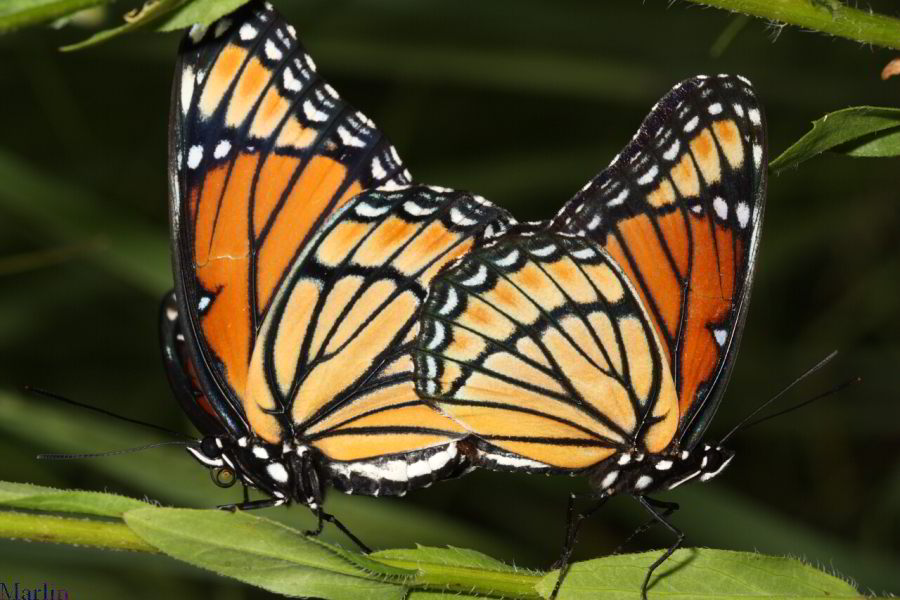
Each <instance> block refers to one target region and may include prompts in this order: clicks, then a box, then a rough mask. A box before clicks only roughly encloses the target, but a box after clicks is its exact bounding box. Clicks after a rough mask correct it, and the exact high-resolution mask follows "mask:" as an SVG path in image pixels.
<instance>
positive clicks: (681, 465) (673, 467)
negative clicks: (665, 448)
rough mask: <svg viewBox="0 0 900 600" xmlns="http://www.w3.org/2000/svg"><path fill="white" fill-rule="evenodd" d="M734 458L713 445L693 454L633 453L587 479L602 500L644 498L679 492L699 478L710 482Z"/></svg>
mask: <svg viewBox="0 0 900 600" xmlns="http://www.w3.org/2000/svg"><path fill="white" fill-rule="evenodd" d="M733 458H734V452H733V451H731V450H728V449H725V448H721V447H718V446H715V447H714V446H710V445H709V444H701V445H700V446H699V447H698V448H697V449H695V450H694V451H693V452H690V451H688V450H681V451H677V450H676V451H673V452H665V453H662V454H646V453H644V452H639V451H637V450H632V451H630V452H627V453H622V454H619V455H616V456H613V457H611V458H610V459H608V460H605V461H603V463H601V464H600V465H598V466H597V467H596V468H595V469H592V470H591V471H590V472H589V473H588V474H587V479H588V483H589V485H590V486H591V489H592V490H593V491H594V493H595V494H596V495H597V497H598V498H600V497H610V496H615V495H617V494H631V495H641V496H644V495H648V494H652V493H654V492H659V491H667V490H672V489H675V488H676V487H678V486H680V485H682V484H683V483H687V482H688V481H691V480H693V479H695V478H699V480H700V481H709V480H710V479H712V478H713V477H716V476H717V475H719V473H721V472H722V471H723V470H724V469H725V467H726V466H728V463H730V462H731V460H732V459H733Z"/></svg>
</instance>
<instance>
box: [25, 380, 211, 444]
mask: <svg viewBox="0 0 900 600" xmlns="http://www.w3.org/2000/svg"><path fill="white" fill-rule="evenodd" d="M24 390H25V392H27V393H30V394H36V395H38V396H44V397H45V398H50V399H52V400H58V401H60V402H65V403H66V404H71V405H72V406H77V407H79V408H84V409H87V410H92V411H94V412H96V413H100V414H101V415H106V416H107V417H112V418H113V419H118V420H120V421H125V422H127V423H134V424H135V425H141V426H142V427H149V428H150V429H155V430H157V431H161V432H163V433H165V434H168V435H170V436H172V437H176V438H181V439H184V440H191V441H193V440H194V438H193V437H191V436H189V435H187V434H186V433H181V432H180V431H173V430H172V429H168V428H166V427H163V426H161V425H156V424H154V423H147V422H145V421H139V420H137V419H132V418H130V417H125V416H122V415H119V414H116V413H114V412H111V411H108V410H106V409H104V408H100V407H99V406H93V405H91V404H84V403H83V402H78V401H77V400H72V399H71V398H66V397H65V396H61V395H59V394H56V393H54V392H49V391H47V390H42V389H40V388H36V387H31V386H30V385H26V386H24Z"/></svg>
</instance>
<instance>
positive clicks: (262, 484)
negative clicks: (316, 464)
mask: <svg viewBox="0 0 900 600" xmlns="http://www.w3.org/2000/svg"><path fill="white" fill-rule="evenodd" d="M187 450H188V452H190V453H191V455H192V456H193V457H194V458H195V459H196V460H197V461H198V462H200V463H201V464H202V465H204V466H206V467H207V468H209V470H210V475H211V476H212V479H213V482H214V483H215V484H216V485H218V486H220V487H231V486H232V485H234V484H235V483H237V482H238V481H240V482H241V483H242V484H244V485H246V486H248V487H252V488H256V489H258V490H260V491H262V492H263V493H264V494H266V495H268V496H269V497H270V498H272V500H273V504H274V505H276V506H278V505H281V504H287V503H290V502H297V503H299V504H305V505H307V506H309V507H310V508H313V509H315V508H316V507H317V506H318V505H319V504H320V503H321V492H320V490H319V485H318V476H317V474H316V471H315V469H314V468H313V466H312V457H311V455H310V451H309V448H307V447H306V446H296V447H295V446H293V445H292V444H288V443H284V444H281V445H279V444H270V443H266V442H264V441H262V440H258V439H251V438H249V437H240V438H237V439H235V438H232V437H229V436H223V435H218V436H211V435H210V436H206V437H204V438H203V439H202V440H200V441H199V442H198V443H197V444H195V445H192V446H188V447H187Z"/></svg>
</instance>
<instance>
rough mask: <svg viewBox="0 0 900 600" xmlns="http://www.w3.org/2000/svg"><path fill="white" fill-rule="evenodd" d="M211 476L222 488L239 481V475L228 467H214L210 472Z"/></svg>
mask: <svg viewBox="0 0 900 600" xmlns="http://www.w3.org/2000/svg"><path fill="white" fill-rule="evenodd" d="M209 474H210V477H212V480H213V483H215V484H216V485H217V486H219V487H220V488H229V487H231V486H233V485H234V484H235V483H236V482H237V477H236V476H235V474H234V471H233V470H232V469H229V468H228V467H219V468H217V469H212V470H211V471H210V472H209Z"/></svg>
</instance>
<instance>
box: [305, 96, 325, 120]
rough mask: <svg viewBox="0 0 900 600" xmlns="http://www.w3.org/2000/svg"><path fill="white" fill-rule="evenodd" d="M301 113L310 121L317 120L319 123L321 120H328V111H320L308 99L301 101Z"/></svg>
mask: <svg viewBox="0 0 900 600" xmlns="http://www.w3.org/2000/svg"><path fill="white" fill-rule="evenodd" d="M303 114H304V115H306V118H307V119H309V120H310V121H317V122H320V123H321V122H322V121H327V120H328V113H326V112H324V111H321V110H319V109H318V108H316V107H315V106H313V103H312V101H310V100H307V101H306V102H304V103H303Z"/></svg>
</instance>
